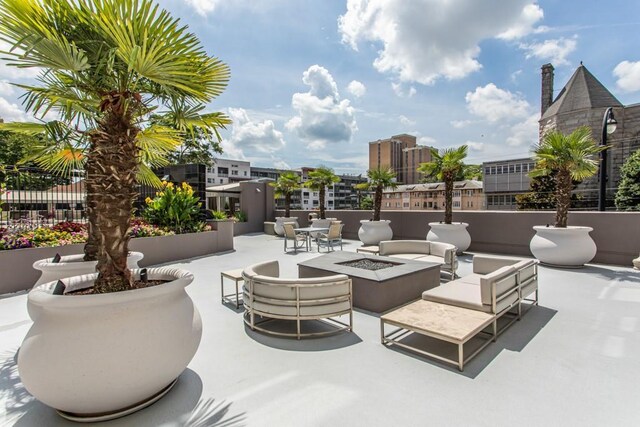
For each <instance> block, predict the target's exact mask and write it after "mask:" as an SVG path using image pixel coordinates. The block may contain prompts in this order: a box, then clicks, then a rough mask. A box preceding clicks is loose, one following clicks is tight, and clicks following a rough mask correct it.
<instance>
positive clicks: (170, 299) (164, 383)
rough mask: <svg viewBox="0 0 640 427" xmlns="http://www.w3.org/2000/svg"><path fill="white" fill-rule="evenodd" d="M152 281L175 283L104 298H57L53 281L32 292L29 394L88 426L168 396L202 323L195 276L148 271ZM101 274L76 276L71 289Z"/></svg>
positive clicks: (25, 359) (23, 352)
mask: <svg viewBox="0 0 640 427" xmlns="http://www.w3.org/2000/svg"><path fill="white" fill-rule="evenodd" d="M133 274H134V275H136V277H139V270H134V271H133ZM148 276H149V279H163V280H171V282H168V283H164V284H161V285H158V286H153V287H149V288H144V289H136V290H132V291H124V292H115V293H110V294H98V295H53V294H52V291H53V288H54V287H55V284H56V282H50V283H46V284H43V285H40V286H38V287H36V288H34V289H33V290H32V291H31V292H29V295H28V299H27V308H28V311H29V316H30V317H31V319H32V320H33V326H32V327H31V329H30V330H29V332H28V333H27V336H26V337H25V339H24V341H23V343H22V346H21V347H20V352H19V354H18V371H19V373H20V378H21V380H22V383H23V384H24V386H25V388H26V389H27V390H28V391H29V393H31V394H32V395H33V396H35V397H36V398H37V399H38V400H40V401H41V402H42V403H44V404H45V405H48V406H51V407H53V408H55V409H57V410H58V412H60V414H61V415H62V416H64V417H66V418H70V419H73V420H82V421H102V420H106V419H112V418H117V417H119V416H122V415H126V414H129V413H131V412H133V411H135V410H138V409H142V408H143V407H145V406H148V405H149V404H151V403H153V402H154V401H156V400H157V399H158V398H160V397H162V395H164V393H166V392H167V391H168V390H169V389H170V388H171V386H172V385H173V383H174V382H175V380H176V378H177V377H178V376H179V375H180V373H182V371H184V369H185V368H186V366H187V364H188V363H189V362H190V361H191V359H192V358H193V356H194V354H195V352H196V350H197V349H198V345H199V344H200V338H201V336H202V321H201V319H200V314H199V313H198V310H197V309H196V307H195V306H194V305H193V301H192V300H191V298H190V297H189V295H188V294H187V293H186V291H185V287H186V286H187V285H189V283H191V281H192V280H193V275H192V274H191V273H190V272H188V271H186V270H181V269H177V268H171V267H162V268H150V269H148ZM96 277H97V274H87V275H84V276H77V277H73V278H71V279H69V281H68V285H67V288H68V289H82V288H85V287H88V286H91V285H92V283H93V281H94V280H95V278H96Z"/></svg>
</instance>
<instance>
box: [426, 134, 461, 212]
mask: <svg viewBox="0 0 640 427" xmlns="http://www.w3.org/2000/svg"><path fill="white" fill-rule="evenodd" d="M465 157H467V146H466V145H462V146H460V147H458V148H444V149H442V150H440V151H438V150H437V149H435V148H431V159H432V160H431V161H430V162H427V163H421V164H420V166H418V172H421V173H423V174H425V175H427V176H431V177H435V178H436V179H437V180H438V181H440V182H444V222H445V224H451V220H452V219H453V183H454V182H455V181H456V177H458V175H459V174H460V173H461V172H463V171H464V167H465V164H464V159H465Z"/></svg>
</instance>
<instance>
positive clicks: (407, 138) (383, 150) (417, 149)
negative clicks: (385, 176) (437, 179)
mask: <svg viewBox="0 0 640 427" xmlns="http://www.w3.org/2000/svg"><path fill="white" fill-rule="evenodd" d="M430 148H431V147H428V146H424V145H418V144H417V140H416V137H415V136H413V135H408V134H406V133H403V134H400V135H394V136H392V137H391V138H388V139H379V140H377V141H372V142H370V143H369V169H375V168H378V167H380V166H389V167H391V169H393V171H394V172H395V173H396V175H397V176H396V179H397V180H398V182H401V183H403V184H417V183H418V182H420V179H421V178H422V174H420V173H418V172H417V170H416V169H417V168H418V166H419V165H420V163H425V162H429V161H431V153H430V151H429V150H430Z"/></svg>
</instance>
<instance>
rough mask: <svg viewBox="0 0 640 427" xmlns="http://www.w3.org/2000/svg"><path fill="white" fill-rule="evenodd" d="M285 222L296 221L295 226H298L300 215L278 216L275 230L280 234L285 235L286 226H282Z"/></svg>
mask: <svg viewBox="0 0 640 427" xmlns="http://www.w3.org/2000/svg"><path fill="white" fill-rule="evenodd" d="M285 222H295V223H296V225H295V228H298V217H295V216H292V217H286V216H278V217H276V225H274V226H273V231H275V232H276V234H277V235H278V236H284V227H282V225H283V224H284V223H285Z"/></svg>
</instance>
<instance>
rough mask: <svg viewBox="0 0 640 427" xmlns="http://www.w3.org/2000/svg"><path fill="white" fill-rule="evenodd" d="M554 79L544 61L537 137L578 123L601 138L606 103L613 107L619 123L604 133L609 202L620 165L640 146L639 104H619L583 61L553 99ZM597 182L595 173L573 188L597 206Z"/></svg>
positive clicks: (609, 202)
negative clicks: (605, 138)
mask: <svg viewBox="0 0 640 427" xmlns="http://www.w3.org/2000/svg"><path fill="white" fill-rule="evenodd" d="M553 79H554V77H553V66H552V65H551V64H546V65H543V66H542V90H541V118H540V122H539V123H540V127H539V132H540V137H542V136H543V135H544V133H545V132H547V131H548V130H549V129H558V130H560V131H561V132H563V133H570V132H573V131H574V130H575V129H576V128H578V127H580V126H588V127H590V128H591V130H592V135H593V138H594V139H595V140H596V141H597V142H600V141H601V138H602V121H603V116H604V113H605V111H606V109H607V108H608V107H613V113H614V116H615V119H616V120H617V122H618V126H617V129H616V131H615V132H614V133H613V134H611V135H608V137H607V143H608V145H610V146H611V148H610V149H609V151H608V159H607V163H608V164H607V171H608V176H609V179H608V183H607V206H612V205H613V199H614V197H615V192H616V190H617V188H618V181H619V180H620V168H621V166H622V165H623V163H624V161H625V160H626V159H627V158H628V157H629V156H630V155H631V154H632V153H633V152H634V151H636V150H638V149H639V148H640V104H634V105H627V106H625V105H622V103H621V102H620V101H618V100H617V99H616V97H615V96H613V95H612V94H611V92H609V90H608V89H607V88H606V87H604V86H603V85H602V83H600V82H599V81H598V79H596V78H595V76H594V75H593V74H591V72H589V70H587V68H586V67H585V66H584V65H582V64H580V66H579V67H578V69H577V70H576V71H575V72H574V73H573V75H572V76H571V78H570V79H569V81H568V82H567V84H566V85H565V86H564V87H563V88H562V90H561V91H560V92H559V93H558V96H557V97H556V98H555V99H553ZM598 186H599V178H598V176H594V177H592V178H590V179H588V180H585V181H584V182H583V183H581V184H580V185H579V186H578V188H577V189H576V192H577V193H578V195H579V196H580V197H581V198H582V200H583V201H584V203H583V205H584V206H586V207H589V208H595V207H596V206H597V202H598Z"/></svg>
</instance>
